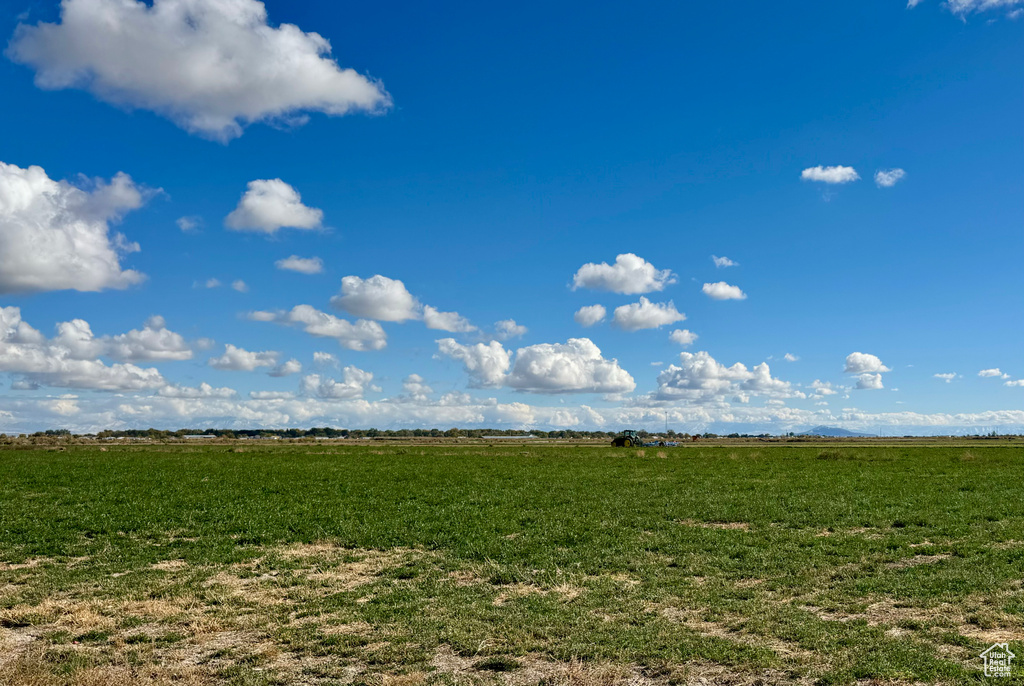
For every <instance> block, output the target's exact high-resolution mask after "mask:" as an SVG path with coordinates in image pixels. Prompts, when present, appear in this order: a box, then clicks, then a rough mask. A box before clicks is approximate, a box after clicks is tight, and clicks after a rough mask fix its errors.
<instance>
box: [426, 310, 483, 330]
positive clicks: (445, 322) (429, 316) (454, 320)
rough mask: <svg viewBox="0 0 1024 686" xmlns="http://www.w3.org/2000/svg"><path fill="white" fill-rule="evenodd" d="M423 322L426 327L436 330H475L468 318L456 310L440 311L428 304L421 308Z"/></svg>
mask: <svg viewBox="0 0 1024 686" xmlns="http://www.w3.org/2000/svg"><path fill="white" fill-rule="evenodd" d="M423 323H424V324H425V325H426V327H427V328H428V329H434V330H437V331H450V332H452V333H466V332H469V331H476V327H475V326H473V325H472V324H470V323H469V320H468V319H466V318H465V317H462V316H460V315H459V313H458V312H441V311H439V310H438V309H437V308H436V307H431V306H430V305H426V306H425V307H424V308H423Z"/></svg>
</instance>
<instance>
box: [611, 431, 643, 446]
mask: <svg viewBox="0 0 1024 686" xmlns="http://www.w3.org/2000/svg"><path fill="white" fill-rule="evenodd" d="M635 445H640V437H639V436H637V434H636V431H633V429H626V430H625V431H623V432H622V433H620V434H619V435H618V436H616V437H615V438H613V439H612V447H613V448H632V447H633V446H635Z"/></svg>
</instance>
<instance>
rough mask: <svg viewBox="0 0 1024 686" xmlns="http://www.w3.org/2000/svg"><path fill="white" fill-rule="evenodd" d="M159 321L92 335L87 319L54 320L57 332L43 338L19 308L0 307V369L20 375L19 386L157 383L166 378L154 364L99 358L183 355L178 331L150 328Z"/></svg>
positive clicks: (132, 387) (99, 387)
mask: <svg viewBox="0 0 1024 686" xmlns="http://www.w3.org/2000/svg"><path fill="white" fill-rule="evenodd" d="M162 324H163V321H162V320H161V319H158V318H156V319H151V320H150V323H149V325H147V328H146V329H143V330H142V331H132V332H130V333H129V334H122V335H120V336H114V337H102V338H96V337H94V336H93V333H92V330H91V328H90V327H89V323H88V322H86V321H84V320H81V319H74V320H72V321H70V322H61V323H60V324H58V325H57V336H56V337H54V338H53V339H47V338H46V337H45V336H43V334H41V333H40V332H39V331H37V330H36V329H34V328H33V327H32V326H30V325H29V324H28V323H27V322H25V321H23V320H22V318H21V310H20V309H19V308H17V307H0V372H8V373H11V374H16V375H19V376H20V377H22V378H21V379H19V381H22V382H24V383H23V384H20V385H19V388H24V389H28V388H31V387H38V386H40V385H41V386H56V387H62V388H84V389H95V390H105V391H112V390H140V389H145V388H150V389H152V388H160V387H161V386H164V385H165V384H166V382H165V381H164V379H163V377H162V376H161V375H160V372H158V371H157V370H156V369H152V368H150V369H142V368H140V367H136V366H135V365H134V364H129V363H124V364H113V365H107V364H105V363H103V362H102V361H101V360H99V359H98V358H99V357H100V356H107V357H112V358H114V359H124V360H141V359H187V357H186V354H185V351H184V350H181V349H179V347H178V346H179V344H180V345H184V341H179V340H178V339H177V338H175V337H176V336H177V334H173V333H171V332H168V335H161V334H160V333H159V330H158V329H155V328H153V327H155V326H157V325H160V326H161V327H162ZM161 330H162V328H161ZM163 345H167V346H168V349H163V348H162V347H161V346H163ZM189 356H190V353H189ZM15 383H17V382H15Z"/></svg>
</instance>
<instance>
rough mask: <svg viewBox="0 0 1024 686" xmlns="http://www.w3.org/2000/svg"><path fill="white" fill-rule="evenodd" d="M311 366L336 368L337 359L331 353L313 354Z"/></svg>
mask: <svg viewBox="0 0 1024 686" xmlns="http://www.w3.org/2000/svg"><path fill="white" fill-rule="evenodd" d="M328 316H330V315H328ZM313 364H315V365H317V366H319V367H337V366H338V358H337V357H335V356H334V355H332V354H331V353H324V352H319V351H317V352H314V353H313Z"/></svg>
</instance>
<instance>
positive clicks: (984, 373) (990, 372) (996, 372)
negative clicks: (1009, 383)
mask: <svg viewBox="0 0 1024 686" xmlns="http://www.w3.org/2000/svg"><path fill="white" fill-rule="evenodd" d="M978 376H981V377H995V376H998V377H1002V378H1004V379H1009V378H1010V375H1009V374H1004V373H1003V371H1002V370H1001V369H999V368H998V367H997V368H995V369H982V370H981V371H980V372H978Z"/></svg>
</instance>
